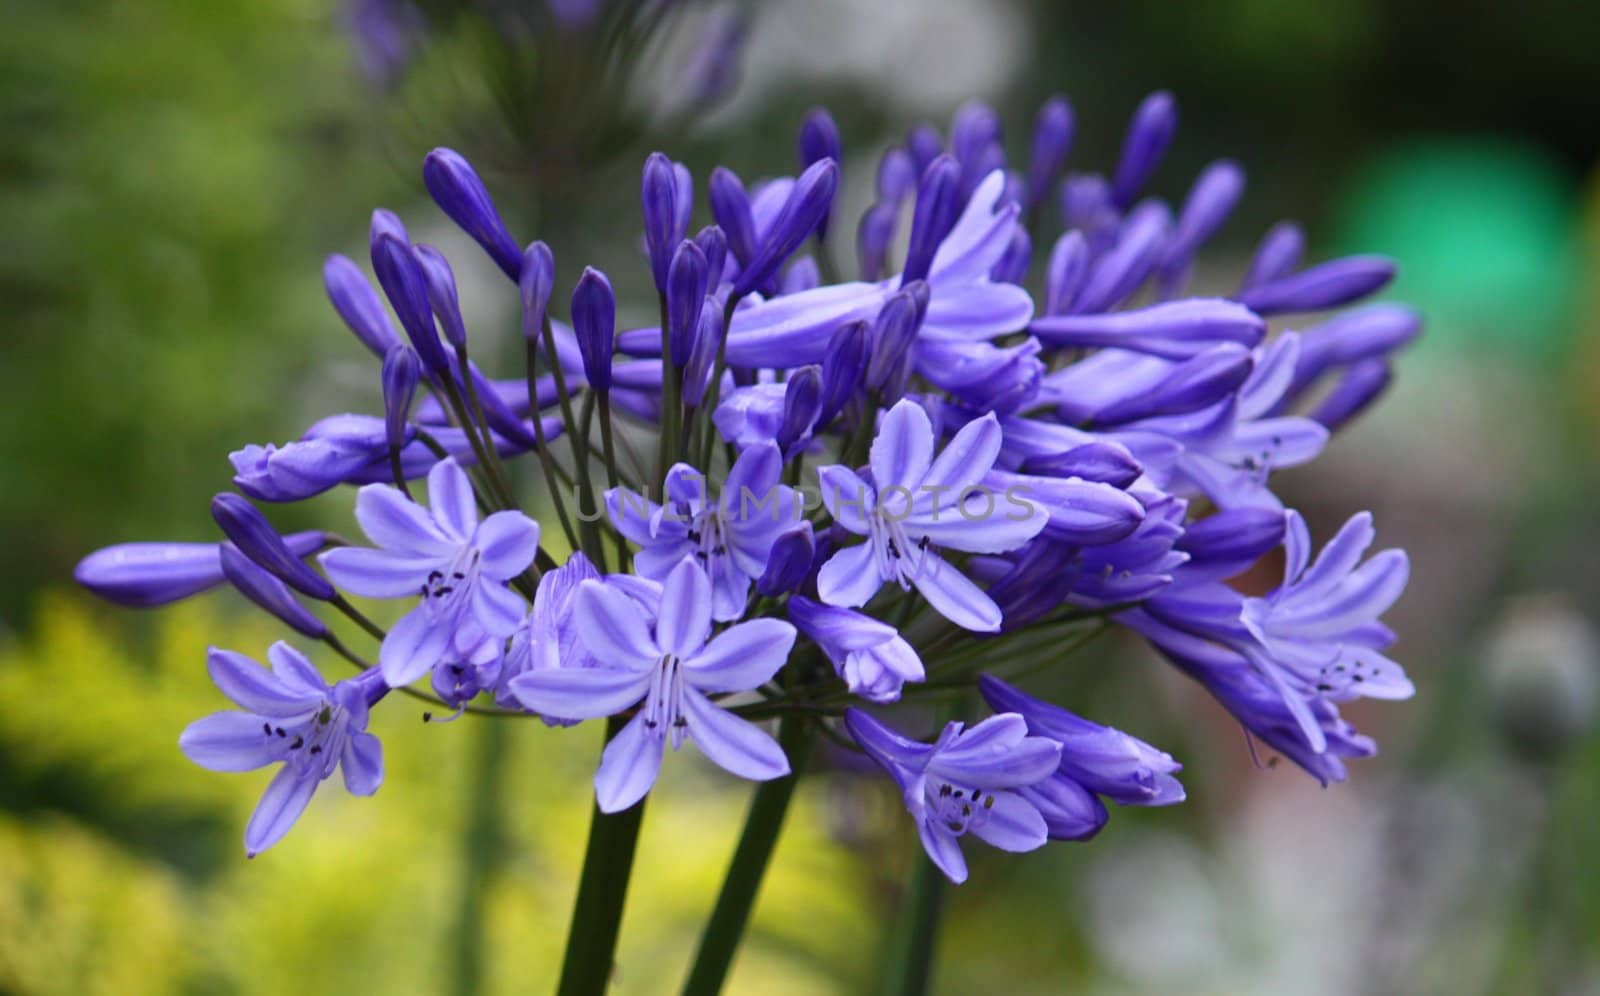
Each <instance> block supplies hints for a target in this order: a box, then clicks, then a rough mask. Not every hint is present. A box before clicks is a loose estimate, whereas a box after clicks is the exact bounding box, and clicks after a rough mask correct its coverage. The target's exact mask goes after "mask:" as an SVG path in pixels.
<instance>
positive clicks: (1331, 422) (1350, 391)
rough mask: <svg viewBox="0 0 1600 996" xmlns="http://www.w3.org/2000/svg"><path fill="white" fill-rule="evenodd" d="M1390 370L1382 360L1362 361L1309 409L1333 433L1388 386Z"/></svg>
mask: <svg viewBox="0 0 1600 996" xmlns="http://www.w3.org/2000/svg"><path fill="white" fill-rule="evenodd" d="M1392 377H1393V372H1392V371H1391V369H1390V367H1389V361H1388V360H1384V359H1371V360H1363V361H1362V362H1360V363H1357V364H1356V365H1355V366H1353V367H1351V368H1350V369H1349V370H1348V371H1346V373H1345V375H1344V376H1343V377H1342V378H1340V380H1339V382H1338V383H1337V384H1335V385H1334V387H1333V390H1332V391H1329V392H1328V396H1327V397H1326V398H1324V399H1323V400H1322V403H1321V404H1320V405H1318V406H1317V407H1316V409H1315V410H1313V411H1312V412H1311V418H1312V419H1313V420H1314V421H1316V422H1320V423H1321V424H1322V426H1323V427H1324V428H1326V429H1327V430H1328V431H1329V432H1337V431H1338V430H1339V429H1342V428H1344V426H1345V425H1346V424H1347V423H1349V421H1350V420H1351V419H1353V418H1355V417H1356V416H1357V415H1360V414H1361V413H1362V412H1363V411H1365V410H1366V409H1367V407H1368V406H1369V405H1371V404H1372V403H1373V402H1374V401H1376V400H1378V398H1379V397H1380V396H1381V395H1382V394H1383V392H1384V391H1385V390H1387V389H1388V387H1389V382H1390V380H1391V379H1392Z"/></svg>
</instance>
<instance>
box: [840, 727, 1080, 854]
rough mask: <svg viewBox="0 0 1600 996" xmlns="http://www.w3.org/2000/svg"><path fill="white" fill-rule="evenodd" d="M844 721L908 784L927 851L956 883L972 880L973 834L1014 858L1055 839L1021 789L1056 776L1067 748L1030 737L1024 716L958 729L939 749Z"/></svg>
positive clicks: (904, 789)
mask: <svg viewBox="0 0 1600 996" xmlns="http://www.w3.org/2000/svg"><path fill="white" fill-rule="evenodd" d="M844 723H845V726H846V728H848V729H849V731H850V735H851V736H852V737H854V738H855V741H856V743H858V744H860V745H861V747H862V749H863V750H865V751H866V752H867V754H868V755H869V756H870V757H871V758H872V759H873V760H874V761H877V762H878V764H880V765H882V766H883V769H884V770H885V771H887V772H889V774H890V776H891V777H893V778H894V780H895V783H896V784H898V785H899V786H900V792H901V794H902V796H903V797H904V800H905V804H906V809H908V810H909V811H910V812H911V815H912V817H913V818H914V819H915V820H916V821H917V834H918V836H919V837H921V838H922V848H923V850H925V851H927V852H928V857H929V858H931V859H932V860H933V863H934V864H936V865H938V866H939V870H940V871H942V872H944V873H945V875H947V876H949V878H950V881H952V882H955V883H957V884H960V883H961V882H964V881H966V878H967V860H966V858H965V857H964V856H963V855H962V853H961V845H960V844H959V840H960V838H961V837H963V836H964V835H966V834H967V833H972V834H975V835H977V837H978V838H979V839H980V840H982V841H983V842H984V843H986V844H988V845H990V846H991V847H998V848H1000V849H1001V850H1002V851H1014V852H1020V851H1032V850H1034V849H1035V848H1039V847H1043V846H1044V843H1045V841H1047V840H1048V839H1049V829H1048V827H1047V826H1046V824H1045V818H1044V817H1043V816H1042V815H1040V812H1039V809H1038V807H1037V806H1035V805H1034V804H1033V803H1032V802H1030V801H1029V800H1028V799H1027V798H1025V797H1024V796H1023V795H1022V794H1021V793H1020V792H1019V791H1018V790H1019V789H1025V788H1027V787H1029V786H1031V785H1036V784H1038V783H1039V782H1042V781H1044V780H1045V779H1047V778H1049V777H1050V776H1051V775H1052V774H1053V773H1054V772H1055V770H1056V767H1057V765H1058V764H1060V761H1061V746H1060V745H1059V744H1057V743H1055V742H1053V741H1051V740H1047V739H1045V738H1044V737H1030V736H1028V725H1027V723H1026V722H1024V721H1023V718H1022V717H1021V716H1018V715H1015V714H1005V715H1000V716H990V717H989V718H988V719H986V720H984V721H983V722H981V723H979V724H977V725H976V726H974V727H972V728H971V729H970V730H969V729H967V728H966V727H965V725H964V724H962V723H950V724H949V725H947V726H946V727H945V728H944V732H942V733H940V734H939V739H938V740H936V741H935V742H934V743H932V744H923V743H918V742H916V741H915V740H908V739H906V738H905V737H902V736H901V735H900V734H898V733H896V732H895V731H893V730H891V729H889V728H888V727H887V726H884V725H883V724H882V723H880V722H878V721H877V720H875V719H873V718H872V717H871V716H869V715H867V714H866V713H864V712H862V711H861V710H859V709H849V710H846V711H845V714H844Z"/></svg>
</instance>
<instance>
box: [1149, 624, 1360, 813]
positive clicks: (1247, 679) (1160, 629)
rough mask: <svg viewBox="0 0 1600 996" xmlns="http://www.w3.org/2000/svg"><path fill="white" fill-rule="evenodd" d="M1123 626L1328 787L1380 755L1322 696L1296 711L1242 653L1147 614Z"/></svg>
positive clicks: (1302, 701) (1303, 700)
mask: <svg viewBox="0 0 1600 996" xmlns="http://www.w3.org/2000/svg"><path fill="white" fill-rule="evenodd" d="M1117 621H1118V622H1120V623H1122V624H1123V625H1124V626H1127V627H1128V628H1129V629H1132V630H1134V631H1135V632H1137V633H1139V634H1140V635H1141V636H1143V637H1144V638H1145V639H1147V640H1149V641H1150V643H1151V645H1152V646H1154V647H1155V648H1156V649H1157V650H1159V651H1161V653H1162V654H1163V655H1165V656H1166V657H1167V659H1168V660H1170V661H1172V663H1173V664H1174V665H1176V666H1177V667H1178V668H1179V670H1181V671H1183V672H1184V673H1185V674H1188V675H1189V676H1190V677H1192V678H1194V679H1195V680H1196V681H1198V682H1200V684H1202V685H1204V686H1205V688H1206V690H1207V691H1208V692H1210V693H1211V694H1212V696H1213V697H1215V698H1216V700H1217V701H1218V702H1220V703H1221V704H1222V706H1223V708H1225V709H1227V710H1228V712H1230V713H1232V714H1233V717H1234V718H1235V719H1237V720H1238V721H1239V723H1240V724H1241V725H1242V726H1243V727H1244V728H1245V730H1247V731H1248V732H1249V733H1252V734H1254V735H1255V736H1257V737H1260V738H1261V739H1262V741H1264V742H1265V743H1266V744H1267V745H1268V746H1270V747H1272V748H1273V749H1274V750H1277V751H1280V752H1282V754H1283V755H1284V756H1285V757H1287V758H1289V760H1291V761H1293V762H1294V763H1295V764H1297V765H1299V766H1300V767H1301V768H1304V769H1305V770H1306V771H1307V772H1308V773H1310V774H1311V775H1312V776H1313V777H1314V778H1316V779H1317V780H1318V781H1320V782H1322V784H1324V785H1327V784H1328V783H1330V782H1342V781H1344V780H1345V778H1346V775H1347V772H1346V770H1345V765H1344V762H1345V760H1347V759H1350V758H1361V757H1371V756H1372V755H1374V754H1376V753H1377V752H1378V748H1377V745H1376V744H1374V743H1373V741H1372V738H1370V737H1366V736H1363V735H1361V734H1360V733H1358V732H1357V731H1356V729H1355V728H1354V727H1352V726H1351V725H1350V724H1349V723H1347V722H1345V721H1344V720H1343V719H1342V718H1340V716H1339V710H1338V708H1337V707H1336V706H1335V705H1334V704H1333V703H1332V702H1330V701H1328V700H1327V699H1324V698H1320V697H1313V698H1301V699H1300V700H1299V701H1298V703H1297V704H1296V705H1293V706H1291V703H1290V701H1289V700H1288V699H1287V698H1285V695H1284V690H1283V688H1282V687H1281V686H1275V685H1274V684H1273V683H1272V682H1271V681H1269V680H1268V679H1267V678H1266V677H1265V676H1264V675H1263V674H1262V672H1261V671H1259V670H1258V669H1257V668H1256V667H1255V666H1254V665H1252V664H1251V663H1250V661H1249V660H1247V659H1246V658H1245V657H1244V655H1242V654H1240V653H1238V652H1237V651H1234V650H1231V649H1229V648H1227V647H1225V646H1222V645H1221V644H1219V643H1215V642H1212V641H1211V640H1208V639H1206V638H1205V637H1203V636H1198V635H1196V634H1194V633H1190V632H1186V631H1185V630H1183V629H1180V628H1178V627H1175V626H1172V625H1169V624H1167V623H1165V622H1163V621H1161V620H1158V619H1156V618H1155V617H1154V616H1152V615H1151V614H1150V613H1149V612H1146V611H1145V610H1144V609H1132V610H1130V611H1127V612H1123V613H1121V614H1119V615H1118V616H1117ZM1299 714H1304V715H1308V716H1310V717H1311V722H1312V723H1313V724H1314V725H1315V727H1316V730H1317V733H1316V738H1315V739H1316V741H1317V742H1319V743H1320V744H1321V745H1322V746H1321V747H1320V748H1319V747H1315V746H1313V745H1312V743H1311V742H1310V739H1309V738H1308V737H1307V736H1306V734H1305V732H1304V726H1303V725H1302V719H1301V718H1300V715H1299Z"/></svg>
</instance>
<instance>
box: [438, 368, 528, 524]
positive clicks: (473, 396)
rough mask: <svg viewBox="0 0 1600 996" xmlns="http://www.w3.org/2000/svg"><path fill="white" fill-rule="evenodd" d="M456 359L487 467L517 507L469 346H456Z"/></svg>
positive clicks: (509, 502) (507, 497)
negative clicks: (473, 366) (475, 375)
mask: <svg viewBox="0 0 1600 996" xmlns="http://www.w3.org/2000/svg"><path fill="white" fill-rule="evenodd" d="M456 359H457V361H459V362H460V364H461V383H462V385H463V386H464V387H465V388H466V389H467V395H466V397H467V404H466V407H467V414H468V415H470V416H471V418H472V424H473V426H475V427H476V429H477V431H478V432H479V433H481V434H482V439H483V451H484V458H485V459H486V460H488V461H489V465H488V467H486V468H485V473H487V474H488V475H489V476H490V477H491V478H493V479H494V481H495V484H496V486H497V487H499V489H500V492H501V494H503V495H504V496H505V501H506V506H507V507H508V508H516V507H517V503H516V499H515V496H514V495H513V494H512V493H511V475H510V474H509V473H507V471H506V465H505V464H504V463H503V462H501V460H500V450H499V449H498V448H497V447H496V446H495V444H494V433H493V432H492V431H491V430H490V429H489V420H488V419H487V418H485V417H484V414H483V399H482V398H480V397H478V386H477V378H475V377H473V376H472V364H471V363H469V362H468V360H467V347H465V346H457V347H456ZM534 420H535V421H537V420H538V412H535V413H534Z"/></svg>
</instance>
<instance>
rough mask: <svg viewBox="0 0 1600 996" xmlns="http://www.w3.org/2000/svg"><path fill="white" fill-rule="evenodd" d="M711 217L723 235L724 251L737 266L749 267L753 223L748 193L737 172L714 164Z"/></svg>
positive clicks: (753, 249)
mask: <svg viewBox="0 0 1600 996" xmlns="http://www.w3.org/2000/svg"><path fill="white" fill-rule="evenodd" d="M710 189H711V216H712V217H713V218H715V219H717V227H719V228H721V229H722V233H723V235H724V236H726V237H727V240H728V250H729V251H730V252H732V253H733V258H734V259H736V260H738V261H739V263H740V265H742V266H749V265H750V261H751V260H752V259H754V258H755V255H756V222H755V216H754V215H752V214H751V212H750V195H749V194H747V193H746V192H745V189H744V183H743V182H742V181H741V180H740V179H739V176H738V174H737V173H735V172H733V171H732V170H730V169H724V168H723V167H721V166H718V167H717V168H716V169H714V170H712V171H711V181H710Z"/></svg>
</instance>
